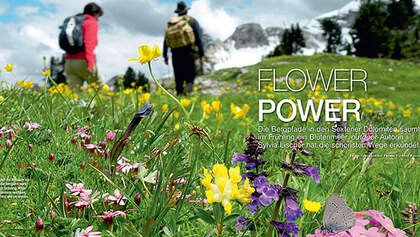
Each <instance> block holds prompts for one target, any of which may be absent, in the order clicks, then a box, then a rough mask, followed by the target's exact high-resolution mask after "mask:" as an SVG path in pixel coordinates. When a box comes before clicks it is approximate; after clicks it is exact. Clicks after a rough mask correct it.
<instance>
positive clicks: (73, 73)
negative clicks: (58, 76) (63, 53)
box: [64, 59, 103, 91]
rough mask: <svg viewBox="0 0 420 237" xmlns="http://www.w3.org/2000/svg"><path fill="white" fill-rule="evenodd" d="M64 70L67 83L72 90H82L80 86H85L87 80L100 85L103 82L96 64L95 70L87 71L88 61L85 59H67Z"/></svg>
mask: <svg viewBox="0 0 420 237" xmlns="http://www.w3.org/2000/svg"><path fill="white" fill-rule="evenodd" d="M64 71H65V73H66V80H67V84H68V86H69V88H70V89H71V90H72V91H80V87H81V86H83V83H84V82H85V81H86V82H87V83H88V84H90V83H92V82H96V83H97V84H99V85H102V84H103V83H102V81H101V80H100V78H99V76H98V71H97V68H96V66H95V70H94V72H93V73H89V72H88V71H87V62H86V60H84V59H66V63H65V64H64Z"/></svg>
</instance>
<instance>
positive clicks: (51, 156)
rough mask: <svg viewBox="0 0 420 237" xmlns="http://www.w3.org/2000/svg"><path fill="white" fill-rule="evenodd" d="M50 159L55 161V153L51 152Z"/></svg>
mask: <svg viewBox="0 0 420 237" xmlns="http://www.w3.org/2000/svg"><path fill="white" fill-rule="evenodd" d="M49 159H50V161H51V163H52V162H54V159H55V155H54V153H51V154H50V156H49Z"/></svg>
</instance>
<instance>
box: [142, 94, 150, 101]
mask: <svg viewBox="0 0 420 237" xmlns="http://www.w3.org/2000/svg"><path fill="white" fill-rule="evenodd" d="M147 101H150V94H149V93H144V94H141V96H140V102H141V103H143V104H144V103H146V102H147Z"/></svg>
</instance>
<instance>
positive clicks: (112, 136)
mask: <svg viewBox="0 0 420 237" xmlns="http://www.w3.org/2000/svg"><path fill="white" fill-rule="evenodd" d="M115 135H116V134H115V133H114V132H112V131H109V132H107V133H106V138H107V139H108V141H112V140H114V138H115Z"/></svg>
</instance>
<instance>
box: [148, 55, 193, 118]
mask: <svg viewBox="0 0 420 237" xmlns="http://www.w3.org/2000/svg"><path fill="white" fill-rule="evenodd" d="M147 65H148V66H149V72H150V75H151V76H152V79H153V81H154V82H155V83H156V85H157V86H158V87H159V88H160V89H161V90H163V91H164V92H165V93H166V94H167V95H168V96H169V97H171V98H172V99H173V100H175V102H176V103H178V104H179V106H181V108H182V110H183V111H184V113H185V116H187V120H188V121H190V114H189V113H188V112H187V110H186V109H185V107H184V106H183V105H182V104H181V102H180V101H179V100H178V99H177V98H176V97H175V96H173V95H172V94H171V93H169V91H167V90H166V89H165V88H164V87H163V86H162V85H161V84H160V83H159V82H158V81H157V80H156V78H155V76H154V75H153V72H152V65H151V64H150V62H148V63H147Z"/></svg>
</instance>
